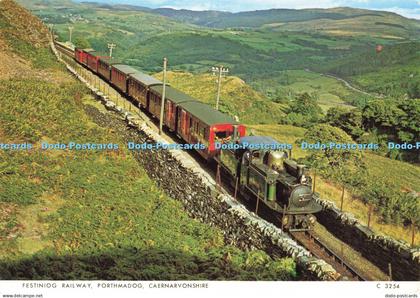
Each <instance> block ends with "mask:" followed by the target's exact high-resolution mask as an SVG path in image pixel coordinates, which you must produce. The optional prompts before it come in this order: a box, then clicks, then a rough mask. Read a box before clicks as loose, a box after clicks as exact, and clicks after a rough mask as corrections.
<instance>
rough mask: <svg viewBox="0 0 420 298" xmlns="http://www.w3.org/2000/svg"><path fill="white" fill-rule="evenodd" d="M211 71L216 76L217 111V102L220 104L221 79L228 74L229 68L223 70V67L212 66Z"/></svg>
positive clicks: (217, 106)
mask: <svg viewBox="0 0 420 298" xmlns="http://www.w3.org/2000/svg"><path fill="white" fill-rule="evenodd" d="M211 70H212V71H213V75H216V74H217V76H218V79H217V97H216V110H218V109H219V102H220V92H221V90H222V77H223V75H224V74H227V73H228V72H229V68H224V67H223V65H221V66H214V67H212V69H211Z"/></svg>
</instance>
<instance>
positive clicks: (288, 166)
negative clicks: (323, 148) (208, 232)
mask: <svg viewBox="0 0 420 298" xmlns="http://www.w3.org/2000/svg"><path fill="white" fill-rule="evenodd" d="M224 147H225V149H223V146H222V149H221V150H220V154H219V155H218V158H217V161H218V163H219V164H220V165H221V166H222V167H223V168H224V169H225V170H226V171H227V172H228V173H229V175H230V176H231V177H232V178H233V179H232V181H235V182H236V181H238V185H239V193H240V194H241V195H242V196H243V197H244V198H246V199H248V200H249V199H251V198H254V199H257V200H258V201H259V202H258V203H259V204H261V203H263V204H264V205H265V206H267V207H268V208H269V209H271V210H272V211H274V212H275V214H276V217H277V218H278V219H279V221H280V224H281V225H282V227H283V228H284V229H286V230H290V231H296V230H309V229H311V227H312V226H313V224H314V223H315V222H316V217H315V216H314V214H315V213H317V212H319V211H321V209H322V206H321V205H320V204H318V203H317V202H316V200H315V199H316V194H315V193H313V192H312V179H311V177H310V176H308V174H307V168H306V167H305V166H304V165H300V164H298V163H297V162H296V161H294V160H292V159H289V157H288V154H287V152H285V151H283V150H281V149H272V148H279V147H281V144H279V143H278V142H276V141H275V140H274V139H272V138H270V137H266V136H247V137H242V138H240V139H239V140H238V141H237V142H236V143H235V144H231V146H228V145H225V146H224ZM235 184H236V183H235Z"/></svg>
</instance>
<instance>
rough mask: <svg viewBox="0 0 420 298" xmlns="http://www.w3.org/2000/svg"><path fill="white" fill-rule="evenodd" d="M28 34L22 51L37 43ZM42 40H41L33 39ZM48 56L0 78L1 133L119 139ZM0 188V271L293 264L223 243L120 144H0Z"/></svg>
mask: <svg viewBox="0 0 420 298" xmlns="http://www.w3.org/2000/svg"><path fill="white" fill-rule="evenodd" d="M0 8H1V10H0V12H1V13H0V20H1V21H2V22H3V23H5V22H8V23H10V25H11V27H17V25H18V24H19V22H20V21H21V20H22V19H24V20H25V22H26V23H27V24H28V25H29V26H31V25H32V27H34V28H35V26H34V24H36V23H37V21H36V19H34V18H32V17H31V16H30V15H28V14H27V13H26V12H25V11H23V10H21V9H20V8H19V7H17V6H15V4H14V3H13V2H11V1H9V0H3V1H2V2H1V3H0ZM5 12H6V14H7V15H8V16H12V18H7V17H5ZM14 22H16V23H17V24H15V23H14ZM0 30H1V29H0ZM37 32H38V31H37ZM25 36H26V35H25ZM26 37H27V36H26ZM15 38H16V41H17V42H21V41H22V40H21V39H20V38H19V36H15ZM31 38H34V37H33V36H32V37H31ZM31 38H29V39H28V38H27V39H26V42H28V46H27V48H26V49H25V51H24V53H32V52H36V49H35V48H34V47H31V46H30V45H29V44H30V41H31ZM8 44H9V46H13V45H14V43H8ZM45 47H46V43H45V41H44V43H43V44H40V45H39V48H44V49H45ZM15 50H16V49H15ZM23 56H25V55H23ZM36 57H37V55H36V54H35V56H34V57H33V58H34V59H35V60H36ZM0 64H1V61H0ZM33 65H34V63H33V61H32V67H33ZM53 66H54V67H53V68H52V69H51V68H45V69H44V70H43V71H44V74H45V76H46V77H41V78H38V77H35V78H33V79H28V78H15V79H13V80H8V79H5V80H2V81H1V83H0V102H1V105H0V136H1V139H2V142H5V143H7V142H25V141H27V142H33V143H35V144H36V146H39V145H40V143H41V142H42V141H48V142H50V143H53V142H69V141H74V142H81V143H85V142H92V143H110V142H111V143H120V144H121V139H120V138H119V137H118V135H117V134H116V133H114V132H112V131H108V130H106V129H103V128H101V127H98V126H97V125H96V124H94V123H93V122H92V121H91V120H90V119H89V118H88V116H87V115H86V114H85V113H84V110H83V106H84V105H85V104H93V105H95V106H97V105H96V103H95V102H94V101H93V99H92V98H91V96H90V95H88V92H87V90H86V89H85V88H84V87H83V86H82V85H81V84H80V83H77V82H75V81H74V80H73V79H71V78H70V77H68V76H67V75H65V74H64V73H61V76H59V80H58V79H57V78H56V77H55V75H56V73H57V72H61V70H59V68H60V67H59V66H58V65H57V64H55V65H53ZM31 69H32V70H33V74H35V73H38V72H39V71H38V70H34V69H33V68H31ZM57 69H58V70H57ZM52 76H54V78H55V79H56V80H57V81H55V82H54V81H51V79H50V78H51V77H52ZM0 190H1V191H0V239H1V241H0V278H2V279H8V278H11V279H16V278H23V279H51V278H52V279H85V278H86V279H217V278H223V279H238V278H240V279H290V278H291V277H292V276H293V274H294V263H293V261H291V260H290V259H282V260H279V261H272V260H271V259H270V258H268V257H267V255H265V254H264V253H262V252H258V251H254V252H249V253H245V252H241V251H239V250H237V249H235V248H232V247H225V245H224V243H223V236H222V233H221V231H220V230H218V229H215V228H210V227H209V226H206V225H205V224H202V223H199V222H197V221H195V220H192V219H190V218H188V217H187V215H186V214H185V213H184V211H183V210H182V207H181V205H180V203H178V202H176V201H175V200H173V199H170V198H168V197H167V196H166V195H165V194H163V193H162V192H161V191H160V190H159V189H158V188H157V187H156V185H155V183H154V182H153V181H151V180H150V179H149V178H148V176H147V175H146V173H145V171H144V170H143V169H142V168H140V167H139V166H138V165H137V164H136V162H135V160H134V159H133V158H132V157H131V156H130V155H129V152H128V151H127V150H126V149H125V148H121V149H120V150H119V151H89V152H86V151H68V150H67V151H42V150H39V149H36V150H31V151H6V150H1V151H0ZM226 256H228V257H227V258H226Z"/></svg>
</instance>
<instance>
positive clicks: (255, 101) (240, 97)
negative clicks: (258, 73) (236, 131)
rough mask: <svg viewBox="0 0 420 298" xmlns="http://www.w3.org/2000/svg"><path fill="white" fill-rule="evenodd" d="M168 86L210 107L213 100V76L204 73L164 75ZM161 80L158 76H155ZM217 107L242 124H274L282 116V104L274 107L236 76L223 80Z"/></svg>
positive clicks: (160, 75) (170, 73)
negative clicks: (236, 117) (237, 118)
mask: <svg viewBox="0 0 420 298" xmlns="http://www.w3.org/2000/svg"><path fill="white" fill-rule="evenodd" d="M167 75H168V76H167V78H168V83H169V84H170V85H171V86H173V87H175V88H177V89H179V90H182V91H183V92H185V93H187V94H189V95H191V96H193V97H195V98H197V99H199V100H201V101H203V102H205V103H207V104H210V105H212V106H214V105H215V101H216V91H217V84H216V77H215V76H212V75H208V74H202V75H193V74H191V73H185V72H172V71H171V72H168V74H167ZM155 77H156V78H158V79H160V80H161V79H162V73H159V74H156V75H155ZM219 108H220V110H221V111H223V112H226V113H228V114H230V115H232V116H235V115H236V116H238V117H239V120H240V121H241V122H243V123H254V124H257V123H258V124H263V123H278V122H280V121H281V118H282V117H284V115H285V114H284V112H283V110H284V108H285V106H284V105H280V104H275V103H273V102H271V101H269V100H268V99H267V98H265V97H264V96H263V95H262V94H260V93H258V92H256V91H254V90H253V89H252V88H251V87H250V86H248V85H247V84H246V83H245V82H244V81H242V80H241V79H239V78H238V77H233V76H228V77H226V78H223V82H222V92H221V99H220V104H219Z"/></svg>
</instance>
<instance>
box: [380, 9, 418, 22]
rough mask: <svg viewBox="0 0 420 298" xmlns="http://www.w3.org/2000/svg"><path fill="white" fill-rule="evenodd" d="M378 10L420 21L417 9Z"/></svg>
mask: <svg viewBox="0 0 420 298" xmlns="http://www.w3.org/2000/svg"><path fill="white" fill-rule="evenodd" d="M380 10H384V11H390V12H395V13H397V14H399V15H402V16H404V17H406V18H410V19H417V20H420V8H419V9H405V8H399V7H389V8H386V9H380Z"/></svg>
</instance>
